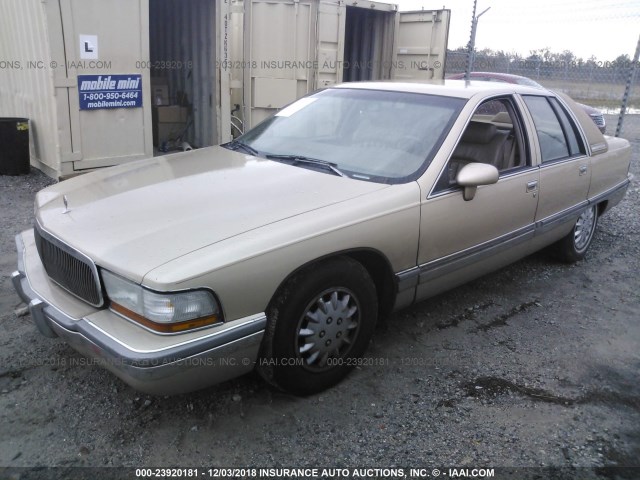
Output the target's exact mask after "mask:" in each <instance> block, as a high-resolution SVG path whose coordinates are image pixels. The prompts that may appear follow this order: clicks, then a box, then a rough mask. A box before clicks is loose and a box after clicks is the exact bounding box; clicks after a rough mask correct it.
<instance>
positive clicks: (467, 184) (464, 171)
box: [456, 163, 500, 202]
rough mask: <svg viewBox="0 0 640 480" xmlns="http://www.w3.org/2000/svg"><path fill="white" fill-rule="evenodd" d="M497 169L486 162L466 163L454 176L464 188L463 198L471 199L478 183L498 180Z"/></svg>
mask: <svg viewBox="0 0 640 480" xmlns="http://www.w3.org/2000/svg"><path fill="white" fill-rule="evenodd" d="M499 176H500V174H499V173H498V169H497V168H496V167H494V166H493V165H489V164H488V163H467V164H466V165H465V166H464V167H462V168H461V169H460V171H459V172H458V175H457V176H456V182H458V185H460V186H461V187H463V188H464V192H463V194H462V196H463V198H464V199H465V200H466V201H467V202H468V201H469V200H473V197H475V195H476V190H478V187H479V186H480V185H491V184H492V183H496V182H497V181H498V177H499Z"/></svg>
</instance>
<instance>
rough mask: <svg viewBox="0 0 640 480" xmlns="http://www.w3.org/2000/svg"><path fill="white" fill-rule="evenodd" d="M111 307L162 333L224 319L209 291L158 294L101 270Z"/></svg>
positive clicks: (197, 326)
mask: <svg viewBox="0 0 640 480" xmlns="http://www.w3.org/2000/svg"><path fill="white" fill-rule="evenodd" d="M102 280H103V281H104V287H105V290H106V291H107V296H108V297H109V299H110V300H111V305H110V308H111V309H112V310H113V311H115V312H117V313H119V314H121V315H124V316H125V317H127V318H130V319H131V320H134V321H136V322H138V323H140V324H142V325H144V326H146V327H148V328H150V329H152V330H156V331H158V332H162V333H177V332H184V331H185V330H191V329H193V328H199V327H204V326H207V325H212V324H214V323H219V322H222V312H221V309H220V305H219V304H218V301H217V300H216V298H215V296H214V295H213V293H211V292H210V291H208V290H192V291H186V292H170V293H159V292H154V291H152V290H148V289H146V288H143V287H142V286H140V285H138V284H136V283H133V282H130V281H129V280H125V279H124V278H122V277H119V276H117V275H114V274H113V273H110V272H108V271H106V270H102Z"/></svg>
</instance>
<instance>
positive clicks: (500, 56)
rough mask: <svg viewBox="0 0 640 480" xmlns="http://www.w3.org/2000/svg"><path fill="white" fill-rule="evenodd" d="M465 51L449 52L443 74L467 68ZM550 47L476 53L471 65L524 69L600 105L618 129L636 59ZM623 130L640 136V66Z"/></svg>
mask: <svg viewBox="0 0 640 480" xmlns="http://www.w3.org/2000/svg"><path fill="white" fill-rule="evenodd" d="M467 55H468V54H467V52H466V51H464V50H462V49H459V50H454V51H451V50H450V51H448V52H447V61H446V64H445V77H448V76H450V75H453V74H458V73H464V71H465V67H466V64H467V58H468V57H467ZM564 55H565V58H562V54H553V53H551V52H549V51H548V50H547V51H541V52H539V53H533V54H532V55H530V56H528V57H522V56H519V55H516V54H505V53H503V52H498V53H495V52H486V51H479V52H476V53H475V58H474V61H473V71H475V72H497V73H509V74H513V75H520V76H523V77H528V78H530V79H532V80H535V81H536V82H538V83H539V84H541V85H542V86H543V87H545V88H549V89H551V90H557V91H561V92H564V93H566V94H568V95H569V96H570V97H571V98H573V99H574V100H576V101H578V102H580V103H584V104H586V105H590V106H592V107H595V108H597V109H599V110H601V111H602V112H603V113H604V116H605V119H606V121H607V131H606V133H607V135H614V134H615V132H616V125H617V123H618V117H619V114H620V110H621V107H622V105H623V98H624V96H625V88H626V84H627V81H628V79H629V74H630V72H631V71H632V67H633V59H631V58H629V57H626V56H621V57H619V58H618V59H616V60H615V61H599V60H596V59H591V60H587V61H582V60H575V58H574V57H573V56H572V55H571V54H570V53H569V52H565V54H564ZM620 136H621V137H624V138H627V139H629V140H634V141H640V66H638V65H637V66H636V68H635V74H634V75H633V77H632V79H631V85H630V90H629V96H628V98H627V101H626V115H625V117H624V123H623V127H622V130H621V132H620Z"/></svg>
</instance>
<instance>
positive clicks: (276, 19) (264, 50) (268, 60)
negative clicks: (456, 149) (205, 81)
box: [231, 0, 450, 127]
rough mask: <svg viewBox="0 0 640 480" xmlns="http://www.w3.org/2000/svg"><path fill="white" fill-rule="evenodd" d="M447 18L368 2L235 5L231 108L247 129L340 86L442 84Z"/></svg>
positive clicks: (296, 0) (275, 0)
mask: <svg viewBox="0 0 640 480" xmlns="http://www.w3.org/2000/svg"><path fill="white" fill-rule="evenodd" d="M449 19H450V11H449V10H444V9H443V10H433V11H418V12H398V7H397V5H393V4H387V3H380V2H374V1H367V0H357V1H356V0H351V1H347V2H345V1H342V0H234V1H233V3H232V8H231V23H232V25H233V42H234V45H233V49H232V55H233V62H232V66H233V68H232V82H231V87H232V102H233V103H234V104H237V105H241V106H242V108H241V110H240V112H241V116H242V118H241V119H240V120H242V121H243V122H244V125H245V127H250V126H253V125H256V124H257V123H259V122H260V121H261V120H263V119H264V118H266V117H267V116H269V115H270V114H272V113H273V112H274V111H276V110H277V109H278V108H282V107H283V106H284V105H286V104H287V103H289V102H291V101H293V100H295V99H296V98H299V97H301V96H303V95H305V94H307V93H309V92H311V91H313V90H316V89H318V88H323V87H327V86H330V85H333V84H335V83H340V82H349V81H366V80H388V79H405V80H411V79H431V78H444V62H445V55H446V46H447V37H448V32H449ZM285 26H286V27H285Z"/></svg>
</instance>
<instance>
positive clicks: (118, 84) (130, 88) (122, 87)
mask: <svg viewBox="0 0 640 480" xmlns="http://www.w3.org/2000/svg"><path fill="white" fill-rule="evenodd" d="M78 92H79V95H80V110H99V109H105V108H138V107H142V75H140V74H132V75H78Z"/></svg>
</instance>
